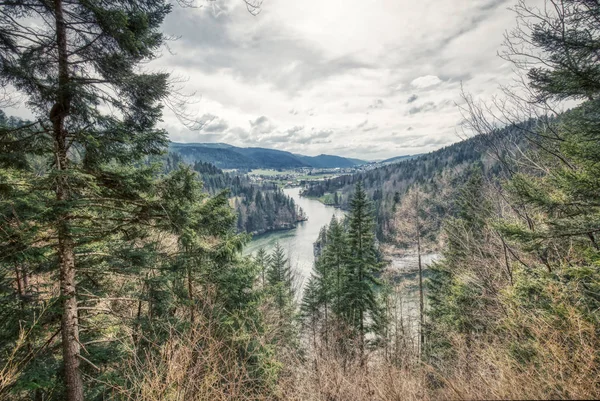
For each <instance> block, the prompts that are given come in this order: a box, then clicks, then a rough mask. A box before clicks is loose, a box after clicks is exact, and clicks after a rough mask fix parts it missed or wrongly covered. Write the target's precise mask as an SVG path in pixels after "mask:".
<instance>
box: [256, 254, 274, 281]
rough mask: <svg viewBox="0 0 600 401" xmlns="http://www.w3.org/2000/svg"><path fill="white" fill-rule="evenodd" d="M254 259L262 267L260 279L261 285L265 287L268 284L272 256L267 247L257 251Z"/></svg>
mask: <svg viewBox="0 0 600 401" xmlns="http://www.w3.org/2000/svg"><path fill="white" fill-rule="evenodd" d="M254 261H255V262H256V264H257V265H258V267H259V269H260V280H261V285H262V286H263V287H264V286H265V285H266V284H267V279H266V272H267V269H268V267H269V263H270V256H269V254H268V253H267V251H266V250H265V248H262V247H261V248H260V249H259V250H258V251H256V255H255V256H254Z"/></svg>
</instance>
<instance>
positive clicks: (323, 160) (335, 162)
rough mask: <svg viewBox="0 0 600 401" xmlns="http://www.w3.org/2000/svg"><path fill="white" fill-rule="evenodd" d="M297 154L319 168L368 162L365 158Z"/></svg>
mask: <svg viewBox="0 0 600 401" xmlns="http://www.w3.org/2000/svg"><path fill="white" fill-rule="evenodd" d="M296 156H297V157H298V158H299V159H300V160H302V161H303V162H305V163H307V164H309V165H310V166H311V167H317V168H336V167H354V166H358V165H361V164H365V163H366V162H365V161H364V160H358V159H348V158H346V157H341V156H332V155H319V156H302V155H296Z"/></svg>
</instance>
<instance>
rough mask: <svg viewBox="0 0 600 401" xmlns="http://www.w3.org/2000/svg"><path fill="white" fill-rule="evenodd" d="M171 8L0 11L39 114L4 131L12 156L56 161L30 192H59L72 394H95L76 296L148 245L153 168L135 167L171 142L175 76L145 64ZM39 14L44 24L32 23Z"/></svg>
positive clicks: (60, 271)
mask: <svg viewBox="0 0 600 401" xmlns="http://www.w3.org/2000/svg"><path fill="white" fill-rule="evenodd" d="M170 9H171V6H170V5H169V4H168V3H167V2H164V1H161V0H153V1H146V0H140V1H133V2H131V1H130V2H119V1H117V2H113V3H111V4H110V5H108V4H101V5H100V4H96V3H87V2H79V1H75V2H63V1H60V0H57V1H55V2H52V3H46V2H38V1H34V2H29V3H23V2H14V3H10V4H5V5H3V10H2V13H1V15H0V25H2V27H3V28H4V29H2V31H1V32H0V41H1V42H2V43H3V45H2V46H0V66H1V67H0V79H1V80H2V82H3V83H5V84H10V85H12V86H13V87H14V88H16V90H17V91H18V93H19V94H20V95H22V96H24V97H25V99H26V102H27V104H28V106H29V108H30V110H31V111H32V113H33V114H34V116H35V117H34V122H32V123H31V124H27V125H23V126H20V127H13V128H3V129H2V130H1V131H0V144H1V145H0V146H1V152H0V153H2V159H3V163H7V164H10V165H12V166H15V167H16V166H19V167H20V168H25V169H28V168H29V169H31V166H27V161H28V158H30V156H31V155H37V156H38V157H39V158H41V159H42V162H43V163H44V164H45V165H46V168H47V174H45V175H44V176H42V177H40V178H39V179H37V180H36V181H35V182H34V183H33V185H32V188H31V191H32V192H34V191H35V192H39V193H43V194H44V195H45V196H48V195H49V194H50V193H52V194H53V195H52V196H53V199H52V200H50V198H49V197H48V198H45V201H44V205H45V208H46V213H44V214H43V215H42V216H37V218H38V219H40V218H41V219H43V222H44V224H45V225H46V228H47V230H48V231H47V232H48V233H50V235H49V237H48V240H47V243H48V244H49V245H50V246H51V248H52V250H53V252H54V253H53V255H52V256H50V258H53V259H54V260H55V263H54V266H53V268H52V271H53V273H54V277H56V278H57V285H58V287H59V288H60V298H59V299H60V304H61V309H60V312H59V316H60V319H61V323H60V336H61V339H62V341H61V344H62V345H61V346H62V363H63V369H62V372H63V373H62V374H63V375H64V395H63V396H64V399H67V400H69V401H80V400H83V399H84V398H86V397H85V396H84V385H83V380H82V374H81V369H82V368H81V363H82V361H83V362H84V363H87V362H85V361H86V360H87V359H88V358H85V357H84V356H83V355H82V353H81V349H82V347H81V344H82V343H85V342H86V339H84V338H82V337H81V335H80V327H81V325H82V324H83V323H84V319H85V314H86V312H85V311H84V310H85V308H88V311H89V310H91V309H89V308H91V307H92V306H85V308H84V307H83V306H82V305H81V303H80V302H79V300H78V294H82V293H83V292H85V291H90V293H92V294H95V295H98V294H100V295H98V296H99V298H102V291H101V289H100V288H99V287H98V284H101V283H103V282H105V280H104V279H101V280H99V281H98V280H96V279H95V277H94V275H98V274H100V273H99V272H98V271H97V270H96V272H94V269H104V268H105V266H106V265H104V263H108V259H114V262H111V263H108V264H109V265H111V264H112V265H113V266H116V265H121V266H129V267H132V266H133V265H132V261H131V257H132V256H133V254H134V253H137V252H138V251H137V250H135V249H134V248H133V247H131V246H130V245H131V244H132V241H133V240H134V239H135V237H139V236H143V235H144V234H143V233H142V231H140V228H141V226H143V225H146V224H148V223H150V222H151V221H152V213H153V210H154V209H153V205H152V202H153V200H154V199H152V197H151V196H149V195H148V192H149V190H151V188H152V178H153V175H154V170H153V169H152V168H150V167H146V168H137V169H136V168H133V166H134V164H136V163H139V162H140V161H142V160H143V159H144V158H145V157H146V156H147V155H154V154H159V153H160V152H161V151H162V150H163V149H164V148H165V147H166V144H167V141H166V134H165V132H164V131H163V130H160V129H158V128H157V127H156V123H157V122H158V120H159V118H160V115H161V110H162V106H161V101H162V100H164V99H165V98H166V96H167V94H168V89H169V84H168V82H167V79H168V76H167V74H164V73H146V72H142V70H140V69H139V68H138V65H139V64H140V63H141V62H144V61H147V60H149V59H152V58H153V57H154V56H155V52H156V51H157V50H158V49H159V47H160V46H161V44H162V43H163V36H162V34H161V33H160V31H159V27H160V24H161V23H162V21H163V19H164V18H165V16H166V15H167V14H168V12H169V11H170ZM32 18H33V19H36V20H37V21H42V22H43V23H36V24H33V25H32V24H30V23H29V21H31V19H32ZM138 165H139V164H138ZM136 226H137V227H136ZM107 240H108V242H110V243H111V244H110V245H109V247H110V248H111V249H112V250H113V252H111V255H110V257H105V258H102V257H101V256H99V255H101V254H102V250H101V249H98V245H99V244H100V243H101V242H102V241H104V243H105V244H107V242H106V241H107ZM128 244H129V245H128ZM102 259H104V260H102ZM128 259H129V261H127V260H128ZM133 264H135V263H133ZM84 268H85V270H86V273H85V274H86V275H85V276H82V275H80V272H81V271H83V269H84ZM88 268H90V269H91V270H87V269H88ZM96 278H98V277H96ZM88 284H89V285H90V286H88V288H87V289H85V286H87V285H88ZM81 286H84V288H82V287H81ZM84 289H85V291H84ZM88 356H90V355H88ZM87 365H90V366H88V367H92V368H93V366H95V365H94V364H93V363H89V364H87ZM86 369H87V367H86ZM59 393H60V392H59ZM55 394H56V392H55Z"/></svg>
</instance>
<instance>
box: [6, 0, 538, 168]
mask: <svg viewBox="0 0 600 401" xmlns="http://www.w3.org/2000/svg"><path fill="white" fill-rule="evenodd" d="M511 1H512V0H511ZM529 1H531V2H532V4H533V5H536V4H538V3H540V2H541V0H529ZM509 3H510V1H509V0H480V1H477V2H470V1H459V2H440V1H439V0H422V1H420V2H418V3H414V2H409V0H395V1H394V0H379V1H376V2H364V1H361V0H348V2H347V3H345V6H344V7H339V4H338V3H337V2H323V1H322V0H305V1H303V2H289V1H284V0H271V1H269V2H265V3H264V5H263V10H262V12H261V13H260V14H259V15H258V16H256V17H253V16H250V15H249V14H248V12H247V10H246V9H245V7H244V4H243V2H240V1H239V0H215V1H213V2H209V6H206V7H202V8H200V9H181V8H177V7H175V8H174V11H173V13H171V14H170V15H169V16H168V17H167V19H166V21H165V25H164V30H165V33H166V34H167V35H173V36H177V37H180V39H179V40H176V41H173V42H170V43H169V48H170V50H171V51H172V53H171V52H164V54H163V57H160V58H157V59H156V60H154V61H153V62H152V63H151V67H153V68H155V69H158V70H162V71H167V72H170V73H172V74H173V75H174V76H176V77H184V78H186V79H187V81H186V85H185V90H186V91H189V93H190V94H191V93H196V94H197V95H195V98H194V99H195V100H197V103H194V107H195V108H197V110H198V111H199V113H200V115H203V117H206V118H207V122H206V123H205V124H206V125H205V127H204V129H203V130H202V131H200V132H192V131H187V130H186V129H185V128H182V127H181V125H180V123H179V122H178V121H177V119H176V117H175V116H174V115H173V114H172V113H170V111H169V110H166V112H165V117H164V123H163V126H164V127H165V128H166V129H168V130H169V133H170V138H171V139H172V140H177V141H180V142H194V141H196V142H197V141H199V140H202V141H207V142H210V141H215V142H226V143H231V144H233V145H237V146H265V147H270V146H272V147H277V148H279V149H284V150H288V151H292V152H297V153H303V154H310V155H318V154H321V153H329V154H331V153H332V152H339V154H340V155H342V156H350V157H361V155H362V154H363V153H364V154H368V155H370V156H371V155H372V156H373V157H374V158H387V157H392V156H397V155H401V154H408V153H416V152H428V151H431V150H434V149H436V148H438V147H440V146H443V145H445V144H448V143H450V142H452V141H457V140H458V138H457V137H456V136H455V128H454V127H455V126H456V124H458V123H459V122H460V119H461V116H460V112H459V111H458V110H457V108H456V107H454V104H455V103H460V102H461V98H460V84H461V82H462V83H463V84H464V86H465V88H466V90H467V91H469V92H471V93H473V94H474V96H476V97H478V98H481V99H482V100H485V99H490V98H491V97H492V96H493V95H496V94H499V93H500V91H499V90H498V89H497V87H498V85H499V84H502V83H507V82H508V81H509V79H510V74H511V70H510V66H508V65H506V64H505V63H504V61H503V60H501V59H499V58H497V57H496V54H497V51H498V49H499V46H500V45H501V43H502V40H503V33H504V32H505V31H506V30H510V29H511V28H512V27H513V26H514V25H515V22H514V15H513V14H512V12H511V11H510V10H507V6H508V5H509ZM423 16H427V17H426V18H424V17H423ZM340 21H343V23H341V22H340ZM399 24H401V25H402V26H403V27H404V29H402V30H401V31H398V29H397V27H398V25H399ZM434 112H435V118H432V115H433V113H434ZM16 114H18V112H17V113H16ZM415 132H419V133H423V135H425V136H423V135H420V136H419V137H418V138H410V139H407V138H406V135H405V134H413V133H415ZM365 133H368V134H365ZM394 133H396V135H394ZM332 144H339V145H338V146H336V147H331V145H332Z"/></svg>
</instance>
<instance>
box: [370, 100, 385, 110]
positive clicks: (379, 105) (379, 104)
mask: <svg viewBox="0 0 600 401" xmlns="http://www.w3.org/2000/svg"><path fill="white" fill-rule="evenodd" d="M382 107H383V100H382V99H375V100H373V103H371V104H370V105H369V108H370V109H380V108H382Z"/></svg>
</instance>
